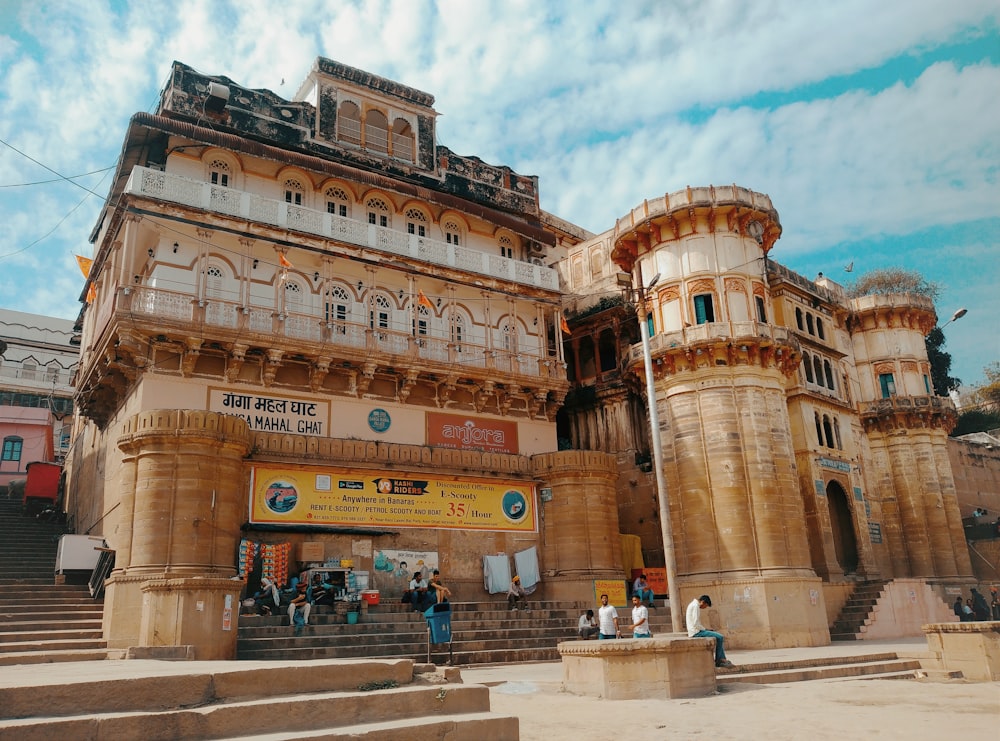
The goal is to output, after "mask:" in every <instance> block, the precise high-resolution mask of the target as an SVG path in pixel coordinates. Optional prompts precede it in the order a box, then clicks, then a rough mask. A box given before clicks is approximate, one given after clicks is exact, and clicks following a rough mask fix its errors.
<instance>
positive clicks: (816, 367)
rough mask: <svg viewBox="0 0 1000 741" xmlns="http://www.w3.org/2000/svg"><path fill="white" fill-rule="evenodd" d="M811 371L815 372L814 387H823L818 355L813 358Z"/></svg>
mask: <svg viewBox="0 0 1000 741" xmlns="http://www.w3.org/2000/svg"><path fill="white" fill-rule="evenodd" d="M813 370H814V371H816V385H817V386H822V385H823V364H822V361H820V359H819V356H818V355H814V356H813Z"/></svg>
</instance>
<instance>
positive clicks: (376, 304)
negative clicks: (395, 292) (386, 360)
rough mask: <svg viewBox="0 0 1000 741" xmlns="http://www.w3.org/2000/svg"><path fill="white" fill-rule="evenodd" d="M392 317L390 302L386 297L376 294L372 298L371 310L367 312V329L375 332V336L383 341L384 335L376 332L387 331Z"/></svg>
mask: <svg viewBox="0 0 1000 741" xmlns="http://www.w3.org/2000/svg"><path fill="white" fill-rule="evenodd" d="M391 316H392V302H391V301H389V298H388V296H385V295H384V294H381V293H376V294H375V296H374V297H373V298H372V308H371V310H370V311H369V312H368V328H369V329H373V330H376V333H375V336H376V337H377V338H378V339H380V340H383V339H385V334H384V333H383V332H380V331H378V330H388V329H389V322H390V318H391Z"/></svg>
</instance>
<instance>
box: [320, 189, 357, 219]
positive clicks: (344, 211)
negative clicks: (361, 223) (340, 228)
mask: <svg viewBox="0 0 1000 741" xmlns="http://www.w3.org/2000/svg"><path fill="white" fill-rule="evenodd" d="M323 195H324V196H325V197H326V212H327V213H328V214H333V215H334V216H343V217H345V218H346V217H348V216H350V215H351V209H350V205H351V199H350V198H349V197H348V195H347V191H345V190H344V189H343V188H336V187H330V188H327V189H326V191H325V192H324V193H323Z"/></svg>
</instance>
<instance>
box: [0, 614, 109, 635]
mask: <svg viewBox="0 0 1000 741" xmlns="http://www.w3.org/2000/svg"><path fill="white" fill-rule="evenodd" d="M2 627H3V630H4V632H16V631H38V630H70V629H77V630H94V629H96V630H100V629H101V618H99V617H98V618H95V619H93V620H86V619H79V620H78V619H72V620H71V619H66V620H52V619H51V618H50V619H48V620H38V621H7V622H4V623H3V624H2Z"/></svg>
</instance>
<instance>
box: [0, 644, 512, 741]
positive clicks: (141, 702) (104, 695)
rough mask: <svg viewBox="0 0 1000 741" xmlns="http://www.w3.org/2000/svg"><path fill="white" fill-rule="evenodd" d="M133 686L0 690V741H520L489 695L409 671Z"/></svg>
mask: <svg viewBox="0 0 1000 741" xmlns="http://www.w3.org/2000/svg"><path fill="white" fill-rule="evenodd" d="M124 663H125V664H126V665H132V664H134V665H135V669H134V671H133V672H131V676H121V674H118V675H116V676H114V677H108V678H101V676H100V674H101V672H100V671H99V670H98V669H97V668H96V667H99V666H100V665H99V664H98V665H95V670H94V671H92V672H89V673H87V674H80V673H75V674H74V676H73V677H72V678H70V679H65V680H60V681H53V680H52V677H51V676H49V677H42V678H39V679H33V678H32V677H30V676H26V677H25V678H24V680H23V681H20V679H21V678H20V677H18V678H17V679H18V680H19V681H18V682H17V686H8V687H5V688H3V689H0V741H7V740H8V739H10V740H11V741H15V740H16V741H51V739H54V738H64V739H85V738H87V739H97V738H109V739H110V738H115V739H143V740H144V741H157V740H159V739H163V740H164V741H173V740H174V739H184V738H187V739H194V738H197V739H235V738H245V737H248V736H252V737H253V738H267V739H271V740H274V741H277V740H279V739H300V738H312V739H331V740H334V739H344V740H345V741H346V740H347V739H351V740H352V741H358V740H362V739H367V740H370V741H376V740H377V741H396V740H397V739H398V740H399V741H482V740H483V739H504V740H505V741H507V740H508V739H509V740H510V741H516V739H518V738H519V727H518V719H517V718H516V717H513V716H503V715H499V714H496V713H492V712H490V696H489V688H487V687H485V686H482V685H463V684H461V676H460V674H459V670H457V669H447V670H445V672H444V673H439V672H434V671H433V669H434V667H427V666H417V665H415V664H414V663H413V662H412V661H408V660H383V661H374V660H368V661H357V662H354V661H317V662H308V663H304V664H284V665H279V664H274V665H271V666H268V665H267V664H257V663H255V664H252V665H248V664H246V663H236V662H231V663H229V664H226V663H224V662H207V664H208V665H209V666H208V667H207V668H206V669H204V670H203V671H200V672H191V671H189V672H187V673H179V672H177V671H175V670H174V668H175V667H180V668H183V667H185V666H188V667H190V664H188V663H187V662H180V663H173V662H158V661H145V660H136V661H134V662H131V661H130V662H124Z"/></svg>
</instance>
